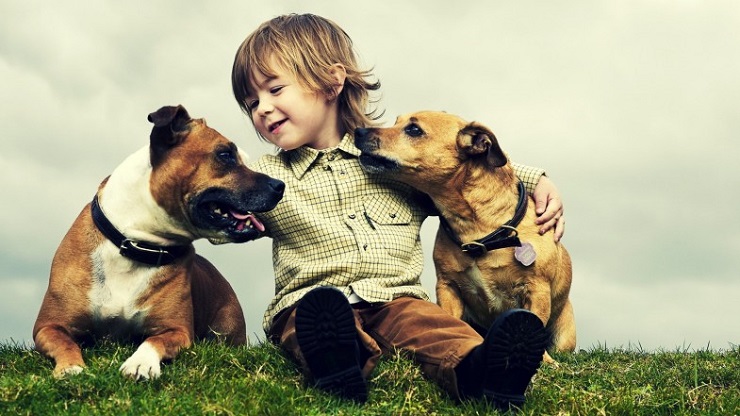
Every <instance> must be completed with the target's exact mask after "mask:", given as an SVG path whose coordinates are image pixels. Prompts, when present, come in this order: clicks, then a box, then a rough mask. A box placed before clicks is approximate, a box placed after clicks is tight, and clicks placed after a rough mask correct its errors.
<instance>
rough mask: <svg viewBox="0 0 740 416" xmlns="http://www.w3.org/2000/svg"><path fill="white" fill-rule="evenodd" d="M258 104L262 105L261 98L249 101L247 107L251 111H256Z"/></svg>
mask: <svg viewBox="0 0 740 416" xmlns="http://www.w3.org/2000/svg"><path fill="white" fill-rule="evenodd" d="M258 105H260V102H259V100H253V101H247V108H248V109H249V111H254V109H256V108H257V106H258Z"/></svg>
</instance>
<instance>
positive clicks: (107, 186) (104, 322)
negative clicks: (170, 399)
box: [33, 106, 284, 379]
mask: <svg viewBox="0 0 740 416" xmlns="http://www.w3.org/2000/svg"><path fill="white" fill-rule="evenodd" d="M149 121H151V122H152V123H154V127H153V129H152V132H151V135H150V143H149V145H148V146H144V147H143V148H142V149H141V150H139V151H137V152H135V153H134V154H132V155H131V156H129V157H128V158H127V159H125V160H124V161H123V163H122V164H121V165H119V166H118V167H117V168H116V169H115V170H114V171H113V173H112V174H111V175H110V176H109V177H108V178H106V179H105V180H104V181H103V182H102V183H101V185H100V187H99V188H98V191H97V194H96V195H95V198H94V199H93V201H92V202H91V203H89V204H87V205H86V206H85V208H84V209H83V210H82V212H81V213H80V214H79V216H78V217H77V219H76V220H75V222H74V224H72V227H71V228H70V230H69V231H68V232H67V234H66V236H65V237H64V239H63V240H62V242H61V244H60V246H59V248H58V249H57V251H56V254H55V255H54V260H53V261H52V265H51V276H50V278H49V287H48V289H47V292H46V295H45V296H44V300H43V303H42V305H41V310H40V312H39V315H38V317H37V319H36V324H35V325H34V328H33V338H34V342H35V345H36V349H37V350H38V351H40V352H41V353H43V354H44V355H47V356H48V357H50V358H52V359H53V360H54V361H55V362H56V366H55V368H54V375H55V376H57V377H63V376H65V375H68V374H76V373H79V372H80V371H82V369H83V367H85V363H84V361H83V359H82V355H81V350H80V343H85V342H86V341H91V340H94V339H96V338H105V337H109V338H111V339H115V340H134V341H138V340H143V342H142V343H141V345H140V346H139V347H138V349H137V350H136V351H135V352H134V354H133V355H131V357H129V358H128V359H127V360H126V361H125V362H124V363H123V365H121V368H120V371H121V373H123V374H124V375H125V376H128V377H132V378H134V379H149V378H156V377H158V376H159V375H160V362H161V361H162V360H168V359H172V358H173V357H175V355H177V353H178V351H179V350H180V349H181V348H187V347H189V346H190V345H191V343H192V342H193V340H194V339H195V338H207V337H208V338H210V337H212V338H216V339H219V340H223V341H225V342H228V343H230V344H233V345H238V344H243V343H245V342H246V338H247V335H246V325H245V322H244V314H243V313H242V309H241V306H240V305H239V301H238V300H237V297H236V294H235V293H234V291H233V290H232V288H231V286H230V285H229V283H228V282H227V281H226V280H225V279H224V277H223V276H222V275H221V274H220V273H219V272H218V270H216V268H215V267H214V266H213V265H212V264H211V263H209V262H208V261H207V260H206V259H204V258H202V257H200V256H198V255H197V254H195V250H194V248H193V244H192V241H193V240H196V239H198V238H207V239H209V240H211V242H214V243H224V242H244V241H248V240H251V239H254V238H255V237H257V236H258V235H259V234H260V232H262V231H264V226H263V225H262V224H261V223H260V222H259V221H258V220H257V219H256V218H255V217H254V216H253V214H252V212H261V211H267V210H270V209H272V208H274V207H275V205H276V204H277V203H278V201H280V199H281V198H282V195H283V189H284V184H283V183H282V182H281V181H279V180H276V179H273V178H270V177H268V176H266V175H263V174H260V173H256V172H253V171H251V170H250V169H248V168H247V167H246V166H245V165H244V162H243V159H242V154H241V153H240V152H239V150H238V149H237V147H236V146H235V145H234V143H232V142H230V141H229V140H227V139H226V138H225V137H223V136H222V135H220V134H219V133H218V132H217V131H216V130H213V129H211V128H209V127H208V126H207V125H206V122H205V120H203V119H197V120H194V119H191V118H190V116H189V115H188V113H187V111H186V110H185V109H184V108H183V107H181V106H177V107H162V108H161V109H159V110H158V111H156V112H154V113H152V114H150V115H149Z"/></svg>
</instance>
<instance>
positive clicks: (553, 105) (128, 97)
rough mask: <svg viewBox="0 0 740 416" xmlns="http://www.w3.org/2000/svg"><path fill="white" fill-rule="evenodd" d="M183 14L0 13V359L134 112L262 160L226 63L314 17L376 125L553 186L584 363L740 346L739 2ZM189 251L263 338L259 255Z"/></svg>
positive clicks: (121, 146) (133, 141) (25, 328)
mask: <svg viewBox="0 0 740 416" xmlns="http://www.w3.org/2000/svg"><path fill="white" fill-rule="evenodd" d="M193 3H195V4H188V5H185V2H182V1H174V0H173V1H156V2H151V1H139V0H136V1H126V2H113V1H108V2H104V1H101V2H83V1H64V2H47V1H43V2H38V1H28V0H23V1H20V0H18V1H12V0H9V1H3V2H2V3H0V80H1V81H0V96H2V100H0V136H1V137H2V139H1V140H2V141H1V142H0V143H1V144H0V146H1V147H0V195H1V197H2V203H0V316H2V319H0V341H8V340H10V339H13V340H15V341H18V342H30V338H31V329H32V327H33V322H34V320H35V318H36V314H37V312H38V308H39V306H40V304H41V299H42V297H43V294H44V292H45V290H46V286H47V282H48V273H49V266H50V263H51V259H52V256H53V254H54V251H55V250H56V247H57V245H58V243H59V241H60V240H61V238H62V237H63V235H64V234H65V233H66V232H67V230H68V228H69V226H70V225H71V223H72V221H73V220H74V218H75V217H76V216H77V214H78V213H79V211H80V209H81V208H82V207H83V205H84V204H85V203H87V202H88V201H89V200H90V199H91V198H92V196H93V194H94V193H95V190H96V189H97V186H98V184H99V182H100V181H101V180H102V179H103V178H104V177H105V176H107V175H108V174H109V173H110V172H111V171H112V170H113V168H114V167H115V166H116V165H117V164H118V163H120V162H121V161H122V160H123V159H124V158H125V157H126V156H127V155H128V154H130V153H132V152H133V151H135V150H136V149H138V148H140V147H141V146H143V145H145V144H146V143H147V142H148V136H149V132H150V130H151V124H150V123H148V122H147V120H146V116H147V114H148V113H150V112H152V111H154V110H156V109H157V108H159V107H161V106H163V105H174V104H182V105H184V106H185V107H186V108H187V109H188V111H189V112H190V114H191V115H192V116H194V117H204V118H206V119H207V120H208V124H209V125H210V126H212V127H214V128H216V129H217V130H219V131H220V132H221V133H222V134H224V135H225V136H227V137H229V138H231V139H232V140H233V141H235V142H236V143H237V144H238V145H239V146H241V147H242V148H244V149H245V150H246V151H247V152H248V153H249V154H250V155H251V156H252V158H253V159H255V158H257V157H259V156H260V155H262V154H264V153H267V152H271V151H272V148H271V147H270V146H268V145H266V144H263V143H261V142H260V141H259V140H258V139H257V138H256V135H255V133H254V131H253V130H252V128H251V126H250V125H249V122H248V120H247V119H246V118H245V116H244V115H242V114H241V113H240V111H239V108H238V107H237V105H236V103H235V101H234V99H233V97H232V95H231V87H230V72H231V64H232V60H233V56H234V53H235V51H236V49H237V47H238V46H239V44H240V43H241V41H242V40H243V39H244V38H245V37H246V36H247V34H249V33H250V32H251V31H252V30H254V29H255V28H256V27H257V26H258V25H259V24H260V23H261V22H263V21H265V20H267V19H270V18H272V17H275V16H277V15H280V14H283V13H288V12H312V13H316V14H320V15H323V16H325V17H328V18H330V19H332V20H334V21H336V22H337V23H338V24H339V25H340V26H342V27H343V28H344V29H345V30H346V31H347V32H348V33H349V35H350V36H351V37H352V38H353V40H354V42H355V46H356V48H357V50H358V52H359V54H360V57H361V60H362V61H363V62H364V63H365V65H366V66H373V67H374V68H375V73H376V74H377V76H378V77H379V79H380V80H381V83H382V94H383V95H382V101H381V107H382V108H383V109H385V111H386V115H385V116H384V118H383V121H384V122H386V123H388V124H390V123H392V121H393V120H394V119H395V117H396V116H397V115H398V114H402V113H406V112H410V111H416V110H421V109H433V110H444V111H447V112H452V113H457V114H459V115H461V116H463V117H464V118H466V119H469V120H476V121H479V122H482V123H483V124H486V125H488V126H489V127H491V128H492V129H493V131H494V132H496V135H497V136H498V138H499V142H500V144H501V146H502V147H503V148H504V150H505V151H507V152H508V153H509V155H510V156H511V157H512V159H513V160H515V161H517V162H521V163H525V164H528V165H533V166H541V167H544V168H545V169H546V170H547V172H548V175H549V176H550V177H551V178H552V179H553V181H554V182H555V184H556V185H557V186H558V188H559V189H560V191H561V193H562V195H563V198H564V202H565V212H566V216H567V229H566V234H565V237H564V239H563V243H564V244H565V245H566V247H567V248H568V249H569V251H570V253H571V256H572V258H573V265H574V277H573V287H572V292H571V298H572V301H573V304H574V307H575V313H576V322H577V327H578V347H579V348H583V349H590V348H592V347H595V346H607V347H609V348H611V347H624V348H628V347H641V348H643V349H647V350H658V349H660V350H675V349H677V348H680V349H687V348H688V349H703V348H706V347H707V346H709V347H711V348H714V349H727V348H730V346H731V345H736V344H739V343H740V330H738V328H740V325H738V323H740V318H739V317H740V302H739V301H738V299H740V279H738V274H739V273H738V270H740V220H739V219H738V214H737V211H738V206H739V205H740V168H739V167H738V165H739V162H738V157H739V156H740V140H739V139H740V110H739V109H740V75H739V74H740V2H737V1H734V0H724V1H722V0H713V1H704V0H678V1H676V0H639V1H638V0H634V1H626V0H625V1H618V2H617V1H594V0H583V1H570V2H539V1H538V2H532V1H518V2H503V1H477V2H464V1H458V2H450V1H447V0H444V1H440V0H433V1H429V0H424V1H413V2H412V1H403V2H399V1H396V2H390V1H385V2H384V1H376V2H350V1H336V2H329V1H311V2H305V4H301V3H300V2H293V1H280V2H277V1H275V2H267V1H260V2H257V1H236V0H233V1H218V2H193ZM309 4H310V6H308V5H309ZM436 227H437V220H436V219H435V218H431V219H429V220H427V222H426V223H425V226H424V229H423V238H424V246H425V249H426V253H427V263H426V267H425V272H424V275H423V279H422V280H423V284H424V286H425V287H426V288H427V289H428V290H429V291H430V293H433V290H434V268H433V264H432V261H431V249H432V244H433V235H434V231H435V230H436ZM196 247H197V249H198V251H199V252H200V253H201V254H203V255H205V256H206V257H208V258H209V259H210V260H211V261H212V262H213V263H215V264H216V265H217V267H218V268H219V269H220V270H221V271H222V273H223V274H224V275H225V276H226V277H227V279H228V280H229V281H230V282H231V284H232V285H233V286H234V288H235V290H236V292H237V295H238V296H239V299H240V301H241V303H242V306H243V307H244V310H245V314H246V317H247V321H248V331H249V332H250V336H251V338H252V340H253V341H255V340H258V339H264V333H263V331H262V328H261V318H262V313H263V311H264V309H265V307H266V305H267V303H268V301H269V299H270V297H271V296H272V293H273V273H272V265H271V261H270V257H271V253H270V242H269V241H268V240H263V241H257V242H253V243H248V244H244V245H227V246H211V245H209V244H208V243H207V242H199V243H198V244H196Z"/></svg>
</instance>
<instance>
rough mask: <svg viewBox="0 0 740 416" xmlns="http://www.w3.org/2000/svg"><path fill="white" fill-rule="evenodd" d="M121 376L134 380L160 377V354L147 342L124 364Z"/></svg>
mask: <svg viewBox="0 0 740 416" xmlns="http://www.w3.org/2000/svg"><path fill="white" fill-rule="evenodd" d="M119 370H120V371H121V374H123V375H124V376H126V377H129V378H132V379H134V380H149V379H155V378H157V377H159V376H160V374H161V371H160V370H159V354H158V353H157V351H156V350H155V349H154V348H152V346H151V345H149V344H147V343H146V342H145V343H143V344H141V346H139V348H138V349H137V350H136V352H134V353H133V355H131V356H130V357H129V358H128V359H127V360H126V361H124V362H123V364H122V365H121V368H120V369H119Z"/></svg>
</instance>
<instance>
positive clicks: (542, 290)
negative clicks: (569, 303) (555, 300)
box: [524, 278, 557, 366]
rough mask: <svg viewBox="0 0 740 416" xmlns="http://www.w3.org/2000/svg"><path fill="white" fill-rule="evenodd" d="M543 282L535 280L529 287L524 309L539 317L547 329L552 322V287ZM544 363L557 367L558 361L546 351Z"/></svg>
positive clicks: (543, 358)
mask: <svg viewBox="0 0 740 416" xmlns="http://www.w3.org/2000/svg"><path fill="white" fill-rule="evenodd" d="M543 281H546V280H545V279H541V278H540V279H533V280H532V281H531V282H530V283H529V284H528V285H527V292H528V294H527V301H526V302H525V305H524V307H525V308H526V309H529V310H530V311H531V312H532V313H534V314H535V315H537V317H539V318H540V320H541V321H542V324H543V325H545V326H546V327H547V326H548V323H549V321H550V314H551V313H552V302H551V290H550V285H549V284H547V283H542V282H543ZM542 361H544V362H546V363H548V364H551V365H554V366H557V361H555V360H554V359H553V358H552V357H551V356H550V354H549V353H548V352H547V351H545V354H544V355H543V357H542Z"/></svg>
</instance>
